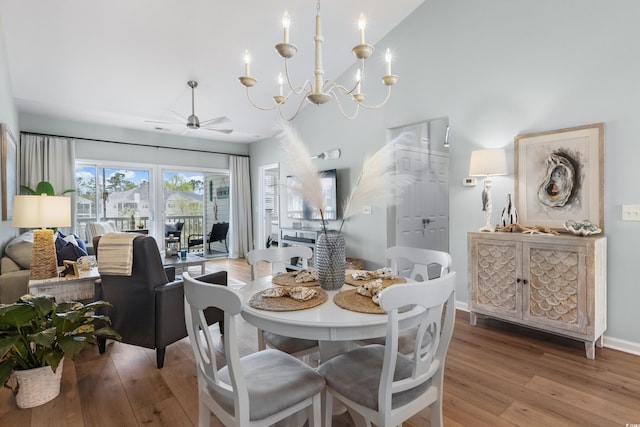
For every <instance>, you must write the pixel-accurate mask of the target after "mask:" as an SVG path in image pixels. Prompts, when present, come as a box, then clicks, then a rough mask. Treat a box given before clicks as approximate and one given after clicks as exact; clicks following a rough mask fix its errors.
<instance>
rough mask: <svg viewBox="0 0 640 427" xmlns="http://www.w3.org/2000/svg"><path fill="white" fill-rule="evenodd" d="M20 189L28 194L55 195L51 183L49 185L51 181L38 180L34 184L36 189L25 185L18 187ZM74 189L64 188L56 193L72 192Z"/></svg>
mask: <svg viewBox="0 0 640 427" xmlns="http://www.w3.org/2000/svg"><path fill="white" fill-rule="evenodd" d="M20 188H21V189H22V192H23V193H24V194H26V195H28V196H39V195H40V194H46V195H47V196H55V195H56V192H55V190H54V189H53V185H51V183H50V182H49V181H40V182H39V183H38V184H37V185H36V189H35V190H34V189H32V188H29V187H27V186H26V185H22V186H21V187H20ZM75 191H76V190H74V189H68V190H64V191H63V192H61V193H60V194H58V196H62V195H64V194H67V193H73V192H75Z"/></svg>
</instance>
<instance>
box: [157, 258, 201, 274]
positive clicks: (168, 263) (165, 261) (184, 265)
mask: <svg viewBox="0 0 640 427" xmlns="http://www.w3.org/2000/svg"><path fill="white" fill-rule="evenodd" d="M206 263H207V259H206V258H203V257H201V256H198V255H193V254H190V253H187V257H186V258H185V259H182V258H180V257H179V256H177V257H176V256H173V257H171V258H167V257H165V256H164V253H162V265H164V266H165V267H175V269H176V274H181V273H183V272H184V271H186V270H187V269H188V268H189V267H191V266H194V265H199V266H200V274H204V273H205V272H206Z"/></svg>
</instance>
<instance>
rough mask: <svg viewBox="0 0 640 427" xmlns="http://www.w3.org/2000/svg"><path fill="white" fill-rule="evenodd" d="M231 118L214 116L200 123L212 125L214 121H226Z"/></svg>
mask: <svg viewBox="0 0 640 427" xmlns="http://www.w3.org/2000/svg"><path fill="white" fill-rule="evenodd" d="M230 121H231V119H229V117H227V116H220V117H214V118H213V119H209V120H204V121H201V122H200V125H213V124H216V123H228V122H230Z"/></svg>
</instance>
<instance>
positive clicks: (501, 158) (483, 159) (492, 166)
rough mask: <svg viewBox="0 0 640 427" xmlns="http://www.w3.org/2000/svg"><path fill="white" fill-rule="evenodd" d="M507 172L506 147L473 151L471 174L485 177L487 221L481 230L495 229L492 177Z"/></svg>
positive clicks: (484, 202) (483, 201) (483, 195)
mask: <svg viewBox="0 0 640 427" xmlns="http://www.w3.org/2000/svg"><path fill="white" fill-rule="evenodd" d="M506 174H507V153H506V151H505V150H504V148H495V149H488V150H476V151H472V152H471V161H470V162H469V176H482V177H484V189H483V190H482V210H483V211H485V212H486V213H487V223H486V224H485V225H484V227H482V228H481V229H480V231H495V227H494V226H493V225H492V224H491V208H492V206H491V177H492V176H494V175H506Z"/></svg>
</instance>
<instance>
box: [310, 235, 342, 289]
mask: <svg viewBox="0 0 640 427" xmlns="http://www.w3.org/2000/svg"><path fill="white" fill-rule="evenodd" d="M345 259H346V248H345V242H344V237H343V236H342V234H340V233H337V232H335V231H328V232H327V233H326V234H325V233H324V232H322V233H320V235H319V236H318V240H317V241H316V251H315V262H316V268H317V269H318V282H319V283H320V287H321V288H322V289H324V290H325V291H335V290H338V289H340V288H342V285H344V269H345Z"/></svg>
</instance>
